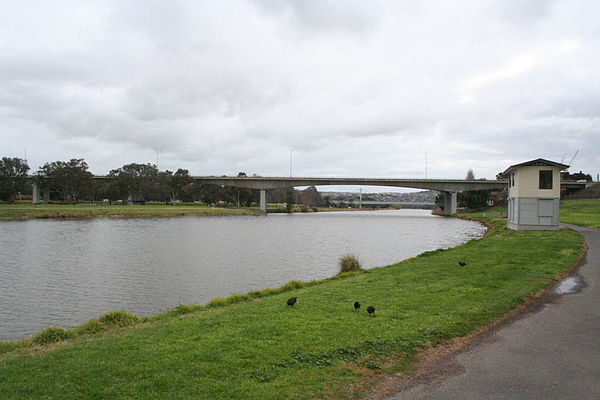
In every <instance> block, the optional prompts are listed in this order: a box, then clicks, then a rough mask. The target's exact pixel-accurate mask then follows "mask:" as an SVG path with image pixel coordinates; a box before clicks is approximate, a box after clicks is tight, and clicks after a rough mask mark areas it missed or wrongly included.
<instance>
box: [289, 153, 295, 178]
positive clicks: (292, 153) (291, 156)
mask: <svg viewBox="0 0 600 400" xmlns="http://www.w3.org/2000/svg"><path fill="white" fill-rule="evenodd" d="M293 153H294V150H290V178H291V177H292V154H293Z"/></svg>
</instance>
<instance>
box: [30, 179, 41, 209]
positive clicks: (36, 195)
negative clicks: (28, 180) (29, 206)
mask: <svg viewBox="0 0 600 400" xmlns="http://www.w3.org/2000/svg"><path fill="white" fill-rule="evenodd" d="M32 186H33V188H32V189H33V204H38V203H39V202H40V187H39V186H38V184H37V182H33V184H32Z"/></svg>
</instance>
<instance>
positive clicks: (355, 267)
mask: <svg viewBox="0 0 600 400" xmlns="http://www.w3.org/2000/svg"><path fill="white" fill-rule="evenodd" d="M360 270H362V267H361V265H360V262H359V261H358V258H356V256H354V255H352V254H349V255H346V256H343V257H342V258H340V274H341V273H344V272H352V271H360Z"/></svg>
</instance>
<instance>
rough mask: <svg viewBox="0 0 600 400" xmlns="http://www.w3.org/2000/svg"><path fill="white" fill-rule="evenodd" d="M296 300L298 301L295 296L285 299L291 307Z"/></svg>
mask: <svg viewBox="0 0 600 400" xmlns="http://www.w3.org/2000/svg"><path fill="white" fill-rule="evenodd" d="M296 301H298V298H297V297H290V298H289V299H288V301H287V305H288V306H291V307H293V306H294V304H296Z"/></svg>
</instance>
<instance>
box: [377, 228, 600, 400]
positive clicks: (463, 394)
mask: <svg viewBox="0 0 600 400" xmlns="http://www.w3.org/2000/svg"><path fill="white" fill-rule="evenodd" d="M568 227H570V228H572V229H575V230H577V231H579V232H581V233H582V234H583V235H584V236H585V239H586V241H587V244H588V246H589V249H588V252H587V255H586V259H585V260H584V264H583V265H582V266H581V267H580V268H579V269H578V270H577V271H576V272H575V273H574V274H573V273H572V274H573V275H571V276H570V277H569V278H571V279H572V280H573V281H574V282H576V281H577V280H578V279H579V280H582V282H583V285H580V288H579V290H576V292H575V293H572V294H563V295H557V294H555V295H554V296H549V299H550V302H548V303H547V304H545V305H543V308H542V309H541V310H540V311H539V312H535V313H529V314H525V315H524V317H522V318H521V319H518V320H517V321H515V322H514V323H511V324H508V325H506V326H502V327H500V328H499V329H497V330H496V331H494V332H493V333H492V335H491V336H490V337H485V338H483V340H482V341H481V342H480V343H475V344H474V346H473V347H471V348H468V349H467V350H465V351H463V352H462V353H459V354H456V355H455V356H454V357H452V359H451V360H448V361H447V362H446V368H445V371H446V372H445V373H446V375H442V376H436V377H434V378H433V380H428V381H427V382H422V383H419V384H417V385H416V386H413V387H412V388H410V389H408V390H406V391H403V392H399V393H397V394H395V395H393V396H391V397H388V398H387V400H398V399H440V400H442V399H443V400H450V399H461V400H468V399H477V400H480V399H515V400H516V399H519V400H520V399H600V287H599V285H600V231H599V230H593V229H587V228H580V227H575V226H570V225H568ZM563 282H564V281H563ZM550 293H552V292H550ZM449 371H453V372H449Z"/></svg>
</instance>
